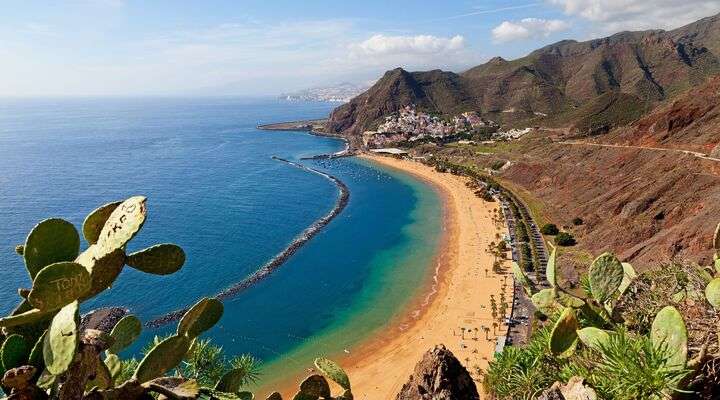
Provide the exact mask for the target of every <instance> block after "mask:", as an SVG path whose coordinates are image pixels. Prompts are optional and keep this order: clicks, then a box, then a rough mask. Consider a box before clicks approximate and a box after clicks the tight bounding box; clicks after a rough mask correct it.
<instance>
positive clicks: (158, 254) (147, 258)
mask: <svg viewBox="0 0 720 400" xmlns="http://www.w3.org/2000/svg"><path fill="white" fill-rule="evenodd" d="M127 264H128V265H129V266H131V267H133V268H135V269H138V270H140V271H142V272H147V273H149V274H155V275H168V274H172V273H174V272H177V271H178V270H179V269H180V267H182V266H183V264H185V252H184V251H183V249H181V248H180V247H179V246H177V245H174V244H171V243H163V244H158V245H155V246H152V247H149V248H147V249H144V250H140V251H138V252H136V253H132V254H130V255H129V256H128V258H127Z"/></svg>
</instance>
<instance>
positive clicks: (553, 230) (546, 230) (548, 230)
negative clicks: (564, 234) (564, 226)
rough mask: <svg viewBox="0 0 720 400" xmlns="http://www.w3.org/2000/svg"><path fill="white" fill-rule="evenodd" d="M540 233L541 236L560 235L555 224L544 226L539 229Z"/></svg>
mask: <svg viewBox="0 0 720 400" xmlns="http://www.w3.org/2000/svg"><path fill="white" fill-rule="evenodd" d="M540 233H542V234H543V235H550V236H554V235H557V234H558V233H560V230H559V229H558V227H557V225H555V224H545V225H543V226H542V227H541V228H540Z"/></svg>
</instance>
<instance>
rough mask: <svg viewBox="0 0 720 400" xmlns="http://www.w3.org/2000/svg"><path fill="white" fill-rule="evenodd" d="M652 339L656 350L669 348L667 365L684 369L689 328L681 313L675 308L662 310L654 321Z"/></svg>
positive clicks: (668, 307) (651, 331) (651, 332)
mask: <svg viewBox="0 0 720 400" xmlns="http://www.w3.org/2000/svg"><path fill="white" fill-rule="evenodd" d="M650 337H651V338H652V341H653V345H654V346H655V347H656V348H661V347H662V346H665V347H667V351H668V353H669V358H668V361H667V365H668V366H669V367H673V368H684V367H685V364H686V363H687V351H688V348H687V347H688V345H687V337H688V333H687V328H686V327H685V321H683V318H682V315H680V312H679V311H678V310H677V309H676V308H675V307H673V306H667V307H665V308H663V309H662V310H660V312H658V313H657V315H656V316H655V319H654V320H653V323H652V327H651V329H650Z"/></svg>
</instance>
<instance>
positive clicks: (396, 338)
mask: <svg viewBox="0 0 720 400" xmlns="http://www.w3.org/2000/svg"><path fill="white" fill-rule="evenodd" d="M362 157H364V158H366V159H369V160H372V161H374V162H377V163H379V164H382V165H384V166H387V167H391V168H397V169H399V170H402V171H405V172H407V173H410V174H412V175H414V176H416V177H418V178H420V179H422V180H424V181H426V182H428V183H429V184H431V185H432V186H434V187H435V188H436V189H437V190H439V192H440V193H441V194H442V198H443V200H444V201H443V204H444V223H443V227H444V232H443V234H444V239H443V245H442V248H441V249H440V250H439V254H438V257H437V262H438V268H437V272H438V273H437V275H436V282H435V283H433V284H432V285H431V287H429V288H428V291H427V292H428V293H426V294H425V295H421V297H422V298H423V299H425V300H426V301H425V302H424V303H425V304H424V305H423V307H422V310H421V312H420V313H416V314H415V315H414V316H411V317H410V319H409V320H410V321H411V323H410V324H409V325H407V324H400V326H398V324H389V327H388V330H387V332H384V333H383V334H381V335H379V336H378V337H375V338H372V339H370V341H369V343H363V344H361V345H360V346H358V347H359V348H360V349H359V350H354V351H353V354H352V355H351V356H347V357H345V358H343V359H339V360H338V361H339V362H340V363H341V364H342V365H343V366H344V368H345V369H346V370H347V372H348V375H349V376H350V380H351V382H352V385H353V394H354V395H355V398H356V399H373V400H378V399H394V398H395V396H396V394H397V393H398V392H399V391H400V389H401V387H402V385H403V384H404V383H405V382H406V381H407V379H408V377H409V376H410V375H411V373H412V371H413V368H414V366H415V364H416V363H417V362H418V361H420V359H421V358H422V356H423V354H424V353H425V352H426V351H427V350H429V349H431V348H433V347H434V346H435V345H437V344H444V345H445V347H447V348H448V349H449V350H450V351H452V352H453V354H455V356H456V357H457V358H458V359H459V360H460V362H461V363H462V364H463V365H465V367H466V368H467V369H468V370H469V371H470V372H471V374H472V376H473V378H474V379H475V381H476V384H477V385H478V391H479V392H481V398H482V397H483V396H482V390H481V388H482V382H481V376H480V375H479V374H478V373H477V371H478V368H481V369H485V368H486V367H487V364H488V361H489V360H491V359H492V357H493V354H494V350H495V343H496V340H497V336H498V335H503V334H504V332H505V331H506V327H504V326H493V325H494V324H495V323H497V320H493V318H492V312H491V307H490V304H491V301H490V296H491V295H493V296H494V297H495V299H496V300H497V303H498V304H499V303H500V300H499V299H500V293H501V291H503V290H504V291H505V296H506V298H507V301H508V302H512V279H511V277H510V276H509V275H508V274H496V273H494V272H493V270H492V265H493V261H494V256H493V255H492V254H490V253H489V252H488V251H487V248H488V245H489V244H490V242H493V241H494V242H497V241H498V239H497V235H498V234H500V235H501V234H503V233H504V232H505V227H504V225H501V224H499V223H497V222H493V215H494V213H495V210H496V209H498V208H499V204H498V203H493V202H486V201H484V200H482V199H480V198H478V197H477V196H475V194H474V193H473V192H472V190H471V189H469V188H468V187H467V186H466V182H467V181H468V179H467V178H465V177H459V176H454V175H451V174H445V173H439V172H436V171H435V170H434V169H433V168H431V167H428V166H425V165H423V164H420V163H417V162H413V161H409V160H398V159H395V158H389V157H382V156H376V155H364V156H362ZM505 263H509V261H505ZM505 266H506V267H507V266H508V265H505ZM504 282H505V283H506V287H505V289H503V283H504ZM428 294H431V295H430V296H429V297H428V296H427V295H428ZM426 297H427V298H426ZM416 309H417V307H416V308H415V309H414V310H416ZM412 311H413V310H409V312H411V313H412ZM488 339H489V340H488Z"/></svg>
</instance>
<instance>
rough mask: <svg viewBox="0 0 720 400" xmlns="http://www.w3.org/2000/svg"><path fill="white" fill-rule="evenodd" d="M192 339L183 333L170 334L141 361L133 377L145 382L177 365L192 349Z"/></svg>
mask: <svg viewBox="0 0 720 400" xmlns="http://www.w3.org/2000/svg"><path fill="white" fill-rule="evenodd" d="M191 341H192V339H190V338H188V337H187V336H182V335H180V336H177V335H176V336H170V337H169V338H167V339H165V340H163V341H161V342H160V343H158V344H157V345H155V347H153V348H152V350H150V351H149V352H148V353H147V355H145V358H143V359H142V361H140V364H139V365H138V367H137V369H136V370H135V373H134V374H133V378H135V379H137V380H138V381H139V382H140V383H145V382H147V381H149V380H151V379H154V378H157V377H159V376H162V375H164V374H165V373H166V372H168V371H170V370H172V369H173V368H175V367H177V366H178V365H180V362H182V360H183V358H184V357H185V354H186V353H187V352H188V350H189V349H190V344H191Z"/></svg>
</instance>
